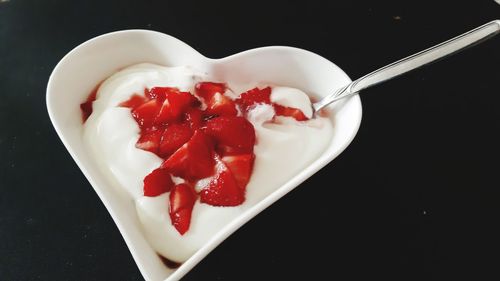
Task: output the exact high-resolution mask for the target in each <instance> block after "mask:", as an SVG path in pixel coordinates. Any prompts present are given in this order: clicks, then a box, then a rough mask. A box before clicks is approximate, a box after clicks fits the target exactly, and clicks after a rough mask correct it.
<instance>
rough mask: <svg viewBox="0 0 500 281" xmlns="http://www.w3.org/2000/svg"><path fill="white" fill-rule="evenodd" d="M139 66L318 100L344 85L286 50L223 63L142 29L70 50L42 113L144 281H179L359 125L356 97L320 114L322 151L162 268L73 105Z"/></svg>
mask: <svg viewBox="0 0 500 281" xmlns="http://www.w3.org/2000/svg"><path fill="white" fill-rule="evenodd" d="M141 62H150V63H155V64H160V65H165V66H183V65H188V66H192V67H194V68H196V69H199V70H201V71H205V72H207V73H210V75H211V76H212V77H215V78H216V79H218V80H220V81H226V82H228V83H232V82H235V83H250V82H264V83H265V82H269V83H272V84H274V85H283V86H289V87H295V88H299V89H301V90H303V91H305V92H306V93H309V94H311V95H312V96H314V97H315V98H317V99H319V98H322V97H324V96H326V95H328V94H330V93H332V92H333V91H334V90H336V89H338V88H339V87H341V86H344V85H346V84H347V83H348V82H350V79H349V77H348V76H347V75H346V74H345V73H344V72H343V71H342V70H341V69H340V68H339V67H337V66H336V65H335V64H333V63H332V62H330V61H328V60H327V59H325V58H323V57H321V56H319V55H316V54H314V53H311V52H309V51H305V50H302V49H297V48H292V47H281V46H276V47H264V48H258V49H253V50H249V51H245V52H241V53H239V54H236V55H232V56H229V57H226V58H222V59H210V58H207V57H204V56H203V55H201V54H200V53H198V52H197V51H196V50H194V49H193V48H191V47H190V46H188V45H187V44H185V43H183V42H182V41H180V40H178V39H176V38H174V37H171V36H169V35H166V34H163V33H159V32H154V31H147V30H125V31H118V32H113V33H108V34H105V35H102V36H98V37H96V38H93V39H91V40H89V41H87V42H85V43H83V44H81V45H79V46H78V47H76V48H75V49H73V50H72V51H71V52H69V53H68V54H67V55H66V56H65V57H64V58H62V59H61V61H60V62H59V63H58V64H57V66H56V67H55V69H54V70H53V72H52V74H51V76H50V78H49V82H48V85H47V109H48V113H49V116H50V119H51V120H52V124H53V125H54V128H55V129H56V131H57V133H58V135H59V137H60V138H61V140H62V142H63V143H64V145H65V146H66V149H67V150H68V151H69V153H70V154H71V156H72V157H73V159H74V160H75V162H76V163H77V165H78V166H79V167H80V169H81V170H82V172H83V174H85V176H86V177H87V179H88V181H89V182H90V183H91V185H92V186H93V187H94V190H95V191H96V193H97V194H98V195H99V197H100V198H101V200H102V202H103V203H104V205H105V206H106V208H107V209H108V211H109V213H110V214H111V216H112V218H113V220H114V221H115V223H116V225H117V226H118V229H119V230H120V232H121V234H122V235H123V238H124V239H125V242H126V243H127V246H128V247H129V249H130V252H131V253H132V256H133V257H134V259H135V261H136V263H137V265H138V267H139V269H140V271H141V273H142V274H143V276H144V278H145V279H146V280H154V281H156V280H168V281H172V280H178V279H180V278H181V277H182V276H184V275H185V274H186V273H187V272H188V271H189V270H190V269H191V268H193V267H194V266H195V265H196V264H197V263H198V262H200V260H202V259H203V258H204V257H205V256H206V255H207V254H208V253H209V252H210V251H212V250H213V249H214V248H215V247H216V246H217V245H219V244H220V243H221V242H222V241H224V239H226V238H227V237H228V236H229V235H231V234H232V233H233V232H234V231H236V230H237V229H238V228H239V227H241V226H242V225H243V224H245V223H246V222H247V221H249V220H250V219H252V218H253V217H254V216H256V215H257V214H258V213H260V212H261V211H262V210H264V209H265V208H267V207H268V206H270V205H271V204H272V203H274V202H275V201H276V200H278V199H279V198H281V197H282V196H284V195H285V194H286V193H288V192H290V191H291V190H292V189H294V188H295V187H296V186H298V185H299V184H301V183H302V182H303V181H305V180H306V179H307V178H309V177H310V176H312V175H313V174H314V173H316V172H317V171H318V170H319V169H321V168H322V167H324V166H325V165H326V164H328V163H329V162H330V161H332V160H333V159H334V158H335V157H337V155H339V154H340V153H341V152H342V151H343V150H344V149H345V148H346V147H347V146H348V145H349V143H350V142H351V141H352V139H353V138H354V136H355V135H356V133H357V131H358V128H359V125H360V122H361V112H362V110H361V102H360V99H359V97H358V96H353V97H351V98H348V99H345V100H342V101H339V102H337V103H335V104H333V105H331V106H330V107H329V108H328V109H327V110H328V111H329V112H330V117H331V118H332V121H333V127H334V136H333V138H332V140H331V142H330V144H329V146H328V148H327V149H326V150H325V151H324V153H323V154H322V155H321V156H320V157H319V158H317V159H316V160H315V161H314V162H313V163H312V164H310V165H309V166H307V167H306V168H304V169H303V170H302V171H301V172H300V173H298V174H296V175H295V176H294V177H293V178H290V179H289V180H288V181H287V182H286V183H285V184H283V185H282V186H281V187H279V188H277V189H276V190H275V191H274V192H273V193H271V194H270V195H268V196H267V197H266V198H264V199H263V200H262V201H260V202H259V203H257V204H255V205H254V206H253V207H251V208H249V209H248V210H246V211H245V212H244V213H243V214H242V215H241V216H239V217H238V218H236V219H234V220H233V221H231V222H230V223H229V224H228V225H226V226H225V227H224V228H222V229H220V230H219V231H218V232H217V234H216V235H215V236H214V237H213V238H212V239H210V240H209V242H207V243H206V244H205V245H204V246H203V247H202V248H201V249H199V250H198V251H197V252H196V253H195V254H194V255H193V256H191V258H189V259H188V260H187V261H186V262H184V263H183V264H182V265H181V266H180V267H178V268H177V269H175V270H174V269H169V268H167V267H166V266H165V265H164V264H163V262H162V261H161V259H160V258H159V257H158V255H157V254H156V252H155V251H154V250H153V249H152V248H151V246H150V245H149V243H148V241H147V240H146V238H145V236H144V234H143V233H142V230H141V223H140V221H139V218H138V216H137V213H136V210H135V206H134V201H133V199H131V198H127V197H125V196H122V195H119V194H117V192H116V189H114V188H112V187H111V184H110V183H109V182H108V181H107V179H106V177H105V176H104V174H103V173H102V172H101V171H100V170H99V169H98V168H97V165H96V164H95V160H94V159H92V157H91V155H90V154H89V153H87V151H86V149H85V145H84V142H83V137H82V135H83V124H82V117H81V111H80V104H81V103H82V102H83V101H85V99H86V98H87V96H88V94H89V93H90V92H91V90H92V89H93V88H94V87H95V86H96V85H97V84H98V83H99V82H100V81H102V80H103V79H105V78H107V77H109V76H110V75H111V74H113V73H115V72H116V71H118V70H119V69H122V68H124V67H126V66H129V65H133V64H136V63H141Z"/></svg>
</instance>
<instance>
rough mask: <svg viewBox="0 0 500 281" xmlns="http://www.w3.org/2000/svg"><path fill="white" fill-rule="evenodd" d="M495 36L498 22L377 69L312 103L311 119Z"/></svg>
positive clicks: (499, 27)
mask: <svg viewBox="0 0 500 281" xmlns="http://www.w3.org/2000/svg"><path fill="white" fill-rule="evenodd" d="M499 32H500V20H494V21H491V22H489V23H487V24H484V25H481V26H480V27H477V28H475V29H473V30H471V31H469V32H466V33H464V34H462V35H459V36H457V37H455V38H452V39H450V40H448V41H445V42H443V43H440V44H438V45H436V46H433V47H430V48H428V49H425V50H423V51H421V52H418V53H416V54H413V55H411V56H408V57H406V58H404V59H401V60H398V61H396V62H393V63H391V64H389V65H387V66H384V67H382V68H379V69H377V70H375V71H373V72H371V73H369V74H367V75H365V76H363V77H361V78H359V79H357V80H355V81H353V82H351V83H350V84H348V85H346V86H344V87H342V88H340V89H338V90H337V91H335V92H334V93H332V94H330V95H328V96H326V97H324V98H323V99H322V100H320V101H318V102H316V103H313V104H312V108H313V114H314V115H315V114H316V113H317V112H318V111H319V110H321V109H322V108H324V107H325V106H327V105H329V104H330V103H332V102H334V101H337V100H339V99H343V98H345V97H349V96H352V95H354V94H357V93H359V91H361V90H364V89H367V88H370V87H371V86H374V85H376V84H379V83H382V82H384V81H387V80H390V79H392V78H394V77H397V76H399V75H401V74H404V73H406V72H409V71H411V70H414V69H416V68H419V67H421V66H424V65H426V64H428V63H431V62H433V61H435V60H438V59H440V58H443V57H446V56H448V55H451V54H453V53H455V52H457V51H459V50H462V49H465V48H467V47H470V46H472V45H473V44H474V43H479V42H481V41H484V40H486V39H489V38H491V37H493V36H494V35H496V34H498V33H499Z"/></svg>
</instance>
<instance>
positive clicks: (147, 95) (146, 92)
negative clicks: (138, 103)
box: [144, 88, 153, 100]
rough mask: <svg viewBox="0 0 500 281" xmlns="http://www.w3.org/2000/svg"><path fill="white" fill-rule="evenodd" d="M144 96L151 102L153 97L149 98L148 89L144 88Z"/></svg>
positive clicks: (149, 92)
mask: <svg viewBox="0 0 500 281" xmlns="http://www.w3.org/2000/svg"><path fill="white" fill-rule="evenodd" d="M144 96H145V97H146V99H148V100H152V99H153V97H151V91H150V90H149V89H148V88H144Z"/></svg>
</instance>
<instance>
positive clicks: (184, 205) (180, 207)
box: [169, 183, 197, 235]
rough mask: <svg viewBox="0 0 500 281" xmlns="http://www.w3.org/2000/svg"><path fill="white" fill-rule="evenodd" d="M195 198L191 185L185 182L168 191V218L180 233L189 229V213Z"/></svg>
mask: <svg viewBox="0 0 500 281" xmlns="http://www.w3.org/2000/svg"><path fill="white" fill-rule="evenodd" d="M196 199H197V196H196V192H195V191H194V189H193V187H191V186H190V185H188V184H185V183H181V184H178V185H176V186H174V188H173V189H172V192H170V197H169V200H170V207H169V214H170V220H171V221H172V224H173V225H174V227H175V228H176V229H177V231H178V232H179V233H180V234H181V235H183V234H184V233H186V231H188V230H189V225H190V223H191V213H192V211H193V207H194V204H195V203H196Z"/></svg>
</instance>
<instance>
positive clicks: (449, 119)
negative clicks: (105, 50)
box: [0, 0, 500, 280]
mask: <svg viewBox="0 0 500 281" xmlns="http://www.w3.org/2000/svg"><path fill="white" fill-rule="evenodd" d="M323 2H325V3H323ZM326 2H327V1H303V2H302V3H300V4H294V3H289V2H288V1H279V2H271V1H263V2H259V1H248V2H245V3H243V2H242V3H237V2H236V1H199V3H197V2H196V1H116V2H111V1H109V2H105V1H50V0H45V1H27V0H10V1H6V0H0V194H1V195H0V280H142V276H141V274H140V272H139V270H138V269H137V267H136V265H135V263H134V261H133V259H132V256H131V255H130V253H129V251H128V249H127V247H126V245H125V243H124V241H123V239H122V238H121V235H120V233H119V232H118V230H117V228H116V226H115V225H114V223H113V221H112V220H111V217H110V216H109V214H108V212H107V211H106V209H105V208H104V206H103V204H102V203H101V201H100V200H99V198H98V197H97V195H96V194H95V192H94V191H93V189H92V187H91V186H90V185H89V183H88V182H87V180H86V179H85V177H84V176H83V174H82V173H81V172H80V170H79V169H78V167H77V166H76V164H75V163H74V162H73V160H72V159H71V157H70V156H69V154H68V153H67V152H66V149H65V148H64V147H63V145H62V143H61V142H60V141H59V139H58V137H57V135H56V133H55V131H54V129H53V127H52V125H51V123H50V120H49V118H48V115H47V111H46V107H45V87H46V84H47V80H48V77H49V75H50V73H51V71H52V69H53V67H54V66H55V65H56V63H57V62H58V61H59V59H61V57H62V56H64V54H66V53H67V52H68V51H70V50H71V49H72V48H74V47H75V46H77V45H78V44H80V43H82V42H83V41H85V40H87V39H90V38H92V37H94V36H96V35H100V34H103V33H106V32H110V31H115V30H121V29H130V28H143V29H152V30H157V31H161V32H165V33H167V34H170V35H173V36H175V37H177V38H179V39H181V40H183V41H185V42H187V43H188V44H190V45H191V46H193V47H194V48H196V49H197V50H199V51H200V52H201V53H203V54H205V55H207V56H209V57H223V56H227V55H230V54H234V53H237V52H240V51H243V50H246V49H250V48H254V47H259V46H267V45H290V46H295V47H300V48H304V49H308V50H310V51H313V52H316V53H318V54H320V55H322V56H324V57H326V58H328V59H330V60H331V61H333V62H335V63H336V64H338V65H339V66H340V67H341V68H343V69H344V70H345V71H346V72H347V73H348V74H349V75H350V76H351V77H352V78H357V77H359V76H361V75H363V74H366V73H367V72H369V71H371V70H374V69H376V68H378V67H380V66H383V65H385V64H387V63H390V62H392V61H394V60H396V59H399V58H402V57H404V56H406V55H409V54H412V53H414V52H416V51H419V50H421V49H424V48H426V47H429V46H431V45H433V44H435V43H438V42H440V41H443V40H446V39H448V38H451V37H453V36H455V35H458V34H460V33H462V32H465V31H467V30H469V29H472V28H474V27H476V26H479V25H481V24H483V23H485V22H487V21H490V20H492V19H495V18H500V5H499V4H497V3H496V2H495V1H493V0H485V1H479V0H475V1H457V0H454V1H392V2H391V1H329V2H331V3H326ZM499 47H500V36H499V37H498V38H495V39H492V40H490V41H488V42H486V43H483V44H481V45H478V46H476V47H474V48H471V49H468V50H466V51H465V52H462V53H460V54H458V55H455V56H453V57H451V58H449V59H446V60H443V61H440V62H438V63H436V64H433V65H431V66H428V67H425V68H423V69H421V70H417V71H415V72H412V73H410V74H408V75H406V76H403V77H401V78H398V79H396V80H393V81H391V82H389V83H385V84H383V85H380V86H377V87H376V88H373V89H370V90H366V91H365V92H364V93H363V96H362V102H363V110H364V112H363V121H362V124H361V128H360V130H359V133H358V135H357V137H356V139H355V140H354V141H353V143H352V144H351V145H350V146H349V147H348V148H347V149H346V151H345V152H343V153H342V154H341V156H339V157H338V158H337V159H335V160H334V161H333V162H332V163H331V164H329V165H328V166H327V167H325V168H324V169H322V170H321V171H320V172H319V173H317V174H316V175H315V176H313V177H312V178H310V179H309V180H307V181H306V182H305V183H304V184H302V185H301V186H299V187H298V188H297V189H296V190H295V191H293V192H291V193H290V194H288V195H287V196H285V197H284V198H283V199H281V200H280V201H279V202H277V203H276V204H274V205H273V206H272V207H270V208H269V209H267V210H266V211H264V212H263V213H261V214H260V215H259V216H257V217H256V218H255V219H253V220H252V221H251V222H249V223H248V224H247V225H245V226H244V227H242V228H241V229H240V230H238V231H237V232H236V233H235V234H234V235H232V236H231V237H230V238H229V239H227V240H226V241H225V242H224V243H223V244H222V245H220V246H219V247H218V248H217V249H216V250H215V251H213V252H212V253H211V254H210V255H209V256H208V257H207V258H206V259H204V260H203V261H202V262H201V263H200V264H199V265H198V266H196V267H195V268H194V269H193V270H192V271H191V272H190V273H189V274H188V275H186V276H185V278H184V280H259V279H260V280H273V279H277V280H282V279H291V278H298V279H305V280H318V279H319V280H366V279H368V278H369V280H373V279H375V280H379V279H380V280H500V271H499V268H498V265H499V264H500V254H499V253H500V228H499V227H498V223H499V218H500V189H499V186H500V185H499V179H498V174H499V165H498V159H499V157H500V151H499V146H500V145H499V144H500V136H499V134H498V131H499V130H500V122H499V121H500V109H499V101H500V98H499V96H500V68H499V66H500V52H499V51H500V48H499ZM68 91H71V89H68ZM320 191H321V193H320ZM321 254H326V255H325V256H326V257H327V258H326V259H323V258H319V256H320V255H321Z"/></svg>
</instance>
